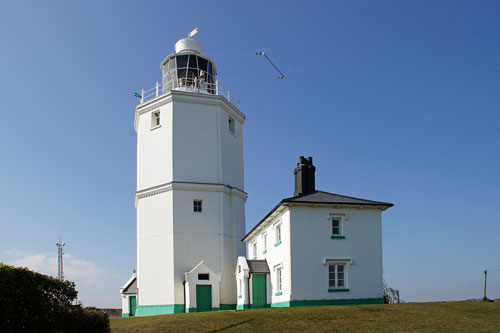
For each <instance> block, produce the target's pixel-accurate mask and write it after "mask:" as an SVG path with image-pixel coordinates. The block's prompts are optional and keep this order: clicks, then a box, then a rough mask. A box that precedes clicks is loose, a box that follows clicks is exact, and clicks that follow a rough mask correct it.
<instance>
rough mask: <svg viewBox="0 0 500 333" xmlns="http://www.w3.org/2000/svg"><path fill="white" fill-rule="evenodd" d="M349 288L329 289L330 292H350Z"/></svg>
mask: <svg viewBox="0 0 500 333" xmlns="http://www.w3.org/2000/svg"><path fill="white" fill-rule="evenodd" d="M348 291H349V289H345V288H344V289H328V292H329V293H342V292H348Z"/></svg>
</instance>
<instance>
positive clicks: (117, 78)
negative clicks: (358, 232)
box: [0, 1, 500, 307]
mask: <svg viewBox="0 0 500 333" xmlns="http://www.w3.org/2000/svg"><path fill="white" fill-rule="evenodd" d="M499 17H500V2H498V1H414V2H409V1H323V2H318V1H309V2H303V1H251V2H236V1H213V2H206V1H190V2H189V3H188V2H181V1H175V2H174V1H169V2H167V1H143V2H138V1H137V2H130V1H99V2H98V1H85V2H84V1H81V2H67V1H44V2H40V1H4V2H3V3H2V11H0V29H1V31H2V34H1V37H0V47H1V52H0V97H1V100H2V102H3V104H2V107H1V114H2V121H0V152H1V156H2V163H1V164H0V165H1V166H0V168H1V169H0V170H1V172H0V184H1V185H2V188H3V190H2V191H1V192H0V202H2V209H1V210H0V224H1V232H0V261H4V262H7V263H11V264H17V265H28V266H29V267H31V268H33V269H36V270H38V271H41V272H44V273H50V274H56V272H57V266H56V263H57V261H56V254H57V252H56V247H55V245H54V244H55V242H56V241H57V239H58V235H59V233H60V229H61V225H62V232H63V238H64V240H65V241H66V242H67V243H68V245H67V246H66V248H65V251H66V253H67V254H66V257H65V260H66V266H65V267H66V275H67V278H69V279H73V280H75V281H76V282H77V288H78V289H79V290H80V298H81V300H82V301H83V302H84V304H86V305H97V306H113V307H118V306H119V305H120V299H119V294H118V290H119V288H120V286H121V285H122V284H123V283H124V282H125V281H126V280H127V279H128V278H129V276H130V275H131V272H132V269H134V268H135V260H136V259H135V258H136V256H135V255H136V254H135V252H136V247H135V244H136V242H135V237H136V227H135V223H136V221H135V218H136V215H135V208H134V203H133V197H134V192H135V185H136V183H135V179H136V178H135V177H136V164H135V163H136V134H135V131H134V129H133V116H134V107H135V105H136V104H137V102H138V101H137V99H136V98H135V97H133V93H134V92H135V91H139V90H140V89H141V88H144V89H149V88H152V87H153V85H154V83H155V82H156V81H157V80H160V78H161V76H160V74H161V73H160V68H159V66H160V62H161V60H163V58H164V57H165V56H167V55H168V54H170V53H172V52H173V45H174V43H175V42H176V41H177V40H178V39H180V38H182V37H185V36H186V35H187V33H188V32H189V31H191V30H192V29H193V28H194V27H199V28H200V32H199V34H198V35H197V36H196V38H197V39H198V40H199V41H200V42H201V43H203V45H204V53H205V54H206V55H208V56H210V57H211V58H213V59H214V60H215V62H216V63H217V67H218V69H219V80H220V82H221V86H222V87H223V89H225V90H227V89H230V90H231V92H232V95H233V96H236V98H238V99H240V100H241V110H242V111H243V112H244V113H245V114H246V116H247V121H246V123H245V128H244V136H245V137H244V149H245V183H246V188H245V190H246V191H247V192H248V194H249V198H248V201H247V205H246V223H247V230H248V229H250V228H251V227H253V226H254V225H255V223H257V222H258V221H259V220H260V219H261V218H262V217H263V216H264V215H265V214H266V213H267V212H268V211H269V210H270V209H271V208H272V207H274V205H275V204H276V203H277V202H279V200H280V199H282V198H284V197H288V196H291V195H292V194H293V169H294V167H295V164H296V162H297V159H298V156H300V155H306V156H313V158H314V162H315V165H316V167H317V175H316V183H317V187H318V188H319V189H321V190H325V191H330V192H334V193H340V194H345V195H351V196H358V197H362V198H367V199H373V200H380V201H389V202H393V203H394V204H395V206H394V207H393V208H391V209H389V210H388V211H386V212H384V213H383V250H384V272H385V279H386V281H387V283H388V285H389V286H391V287H393V288H397V289H400V291H401V296H402V298H403V299H404V300H407V301H424V300H453V299H466V298H478V297H482V287H483V285H482V283H483V270H484V269H489V275H488V281H489V284H488V290H489V295H488V296H490V297H496V298H500V260H499V258H500V256H499V255H500V242H499V241H498V235H499V234H500V223H499V222H500V190H499V189H500V130H499V128H500V115H499V109H500V93H499V91H500V43H499V42H500V20H499V19H498V18H499ZM256 51H265V52H266V53H267V54H268V55H269V56H270V57H271V59H272V60H273V61H274V62H275V63H276V64H277V65H278V67H279V68H280V69H281V70H282V71H283V72H284V73H285V74H286V75H287V76H288V78H287V79H286V80H277V79H276V72H275V71H274V69H273V68H272V67H271V66H270V64H269V63H267V62H266V61H265V59H264V58H263V57H258V56H255V52H256Z"/></svg>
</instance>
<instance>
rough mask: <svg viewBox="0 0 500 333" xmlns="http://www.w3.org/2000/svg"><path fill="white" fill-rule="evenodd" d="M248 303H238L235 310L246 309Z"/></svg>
mask: <svg viewBox="0 0 500 333" xmlns="http://www.w3.org/2000/svg"><path fill="white" fill-rule="evenodd" d="M247 309H248V304H238V305H236V310H247Z"/></svg>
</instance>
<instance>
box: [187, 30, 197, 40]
mask: <svg viewBox="0 0 500 333" xmlns="http://www.w3.org/2000/svg"><path fill="white" fill-rule="evenodd" d="M197 33H198V28H194V29H193V31H191V32H190V33H189V35H188V37H189V38H191V37H193V36H194V35H196V34H197Z"/></svg>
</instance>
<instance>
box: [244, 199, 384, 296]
mask: <svg viewBox="0 0 500 333" xmlns="http://www.w3.org/2000/svg"><path fill="white" fill-rule="evenodd" d="M331 214H335V215H343V216H345V217H346V218H347V219H344V220H343V225H342V227H343V235H344V236H345V239H331V237H330V236H331V233H332V231H331V230H332V227H331V219H330V215H331ZM278 221H281V223H282V243H281V244H280V245H279V246H276V247H275V246H274V243H275V235H276V232H275V226H276V223H277V222H278ZM263 233H267V253H266V254H264V253H263V251H264V244H263V237H262V235H263ZM254 241H255V242H256V243H257V259H267V261H268V264H269V268H270V271H271V285H272V294H271V295H270V296H271V297H272V303H279V302H285V301H289V300H324V299H353V298H382V297H383V281H382V280H383V279H382V223H381V210H380V209H373V208H329V207H313V206H308V207H304V206H291V207H288V208H285V210H284V211H283V212H282V213H281V214H279V215H278V216H277V217H275V218H273V219H272V220H271V221H270V222H267V223H266V225H265V226H264V227H263V228H262V230H260V231H259V232H258V234H256V235H253V236H252V237H251V238H249V239H248V240H247V246H248V248H247V253H248V258H253V256H254V255H253V250H252V244H253V242H254ZM327 259H349V260H348V263H347V265H346V266H347V274H348V280H347V283H348V286H347V288H349V291H348V292H328V289H329V287H328V266H327V264H326V261H325V260H327ZM279 264H282V265H283V279H282V281H283V287H282V295H281V296H276V295H275V293H276V289H277V288H276V266H277V265H279ZM250 283H251V282H250Z"/></svg>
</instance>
